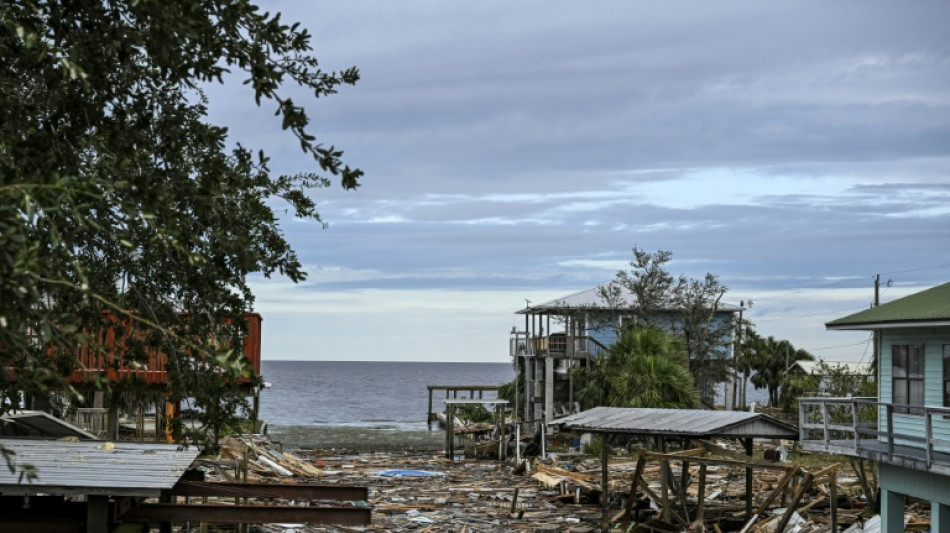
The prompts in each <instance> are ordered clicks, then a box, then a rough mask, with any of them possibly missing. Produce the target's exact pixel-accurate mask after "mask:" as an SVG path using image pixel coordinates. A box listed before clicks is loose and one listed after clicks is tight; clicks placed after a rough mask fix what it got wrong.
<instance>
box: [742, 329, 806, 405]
mask: <svg viewBox="0 0 950 533" xmlns="http://www.w3.org/2000/svg"><path fill="white" fill-rule="evenodd" d="M752 350H753V352H752V355H751V359H752V361H751V366H752V369H753V370H755V374H754V375H753V376H752V384H753V385H755V388H757V389H762V388H767V389H768V391H769V405H770V406H773V407H774V406H777V405H779V399H780V398H779V393H780V391H781V388H782V385H783V384H784V383H785V381H786V379H787V377H788V368H789V365H791V364H793V363H794V362H795V361H814V360H815V356H813V355H812V354H810V353H808V352H807V351H805V350H800V349H797V348H795V347H794V346H792V343H790V342H788V341H787V340H777V339H776V338H775V337H772V336H769V337H768V338H765V339H762V338H759V339H757V340H756V341H755V345H754V346H753V347H752Z"/></svg>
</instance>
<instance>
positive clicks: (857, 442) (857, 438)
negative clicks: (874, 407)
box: [851, 399, 861, 452]
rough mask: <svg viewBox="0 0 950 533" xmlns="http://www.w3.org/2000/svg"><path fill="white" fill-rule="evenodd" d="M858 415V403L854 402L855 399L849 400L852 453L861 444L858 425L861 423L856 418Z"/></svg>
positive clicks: (858, 417)
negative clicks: (852, 427)
mask: <svg viewBox="0 0 950 533" xmlns="http://www.w3.org/2000/svg"><path fill="white" fill-rule="evenodd" d="M858 415H859V413H858V401H857V400H855V399H852V400H851V420H852V423H853V424H854V451H855V452H857V451H858V447H859V446H860V445H861V444H860V440H861V438H860V430H859V424H860V423H861V417H860V416H858Z"/></svg>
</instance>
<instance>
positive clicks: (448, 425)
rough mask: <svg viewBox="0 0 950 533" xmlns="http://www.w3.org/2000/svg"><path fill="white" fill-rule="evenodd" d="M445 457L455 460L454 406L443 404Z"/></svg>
mask: <svg viewBox="0 0 950 533" xmlns="http://www.w3.org/2000/svg"><path fill="white" fill-rule="evenodd" d="M445 456H446V457H448V458H449V459H450V460H455V404H453V403H446V404H445Z"/></svg>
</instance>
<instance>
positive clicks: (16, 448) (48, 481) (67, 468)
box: [0, 439, 199, 496]
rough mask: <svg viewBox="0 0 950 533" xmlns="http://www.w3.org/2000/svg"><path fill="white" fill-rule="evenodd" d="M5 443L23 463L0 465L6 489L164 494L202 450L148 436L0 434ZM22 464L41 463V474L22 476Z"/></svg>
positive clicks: (0, 477)
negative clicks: (14, 468) (55, 438)
mask: <svg viewBox="0 0 950 533" xmlns="http://www.w3.org/2000/svg"><path fill="white" fill-rule="evenodd" d="M0 447H2V448H4V449H6V450H9V451H12V452H14V453H15V455H14V456H13V460H14V461H15V462H16V465H17V467H18V468H17V472H14V473H11V472H10V470H9V469H8V468H0V493H3V494H28V493H29V494H35V493H37V492H43V493H48V494H109V495H128V496H158V495H159V494H160V493H161V491H162V490H169V489H171V488H172V487H174V486H175V483H177V482H178V480H179V479H180V478H181V476H182V475H183V474H184V473H185V471H186V470H187V469H188V468H189V467H190V466H191V464H192V463H193V462H194V460H195V458H197V457H198V453H199V451H198V449H197V448H195V447H191V448H187V449H181V448H180V447H179V446H178V445H175V444H156V443H142V442H115V443H112V442H105V441H78V442H69V441H51V440H37V439H0ZM22 465H31V466H32V467H33V468H35V469H36V475H37V477H36V479H34V480H33V481H32V482H29V481H28V480H26V479H25V477H24V478H23V479H21V476H20V471H19V470H20V468H19V467H20V466H22Z"/></svg>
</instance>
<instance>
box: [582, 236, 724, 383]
mask: <svg viewBox="0 0 950 533" xmlns="http://www.w3.org/2000/svg"><path fill="white" fill-rule="evenodd" d="M633 255H634V260H633V261H631V262H630V268H629V269H628V270H620V271H619V272H617V275H616V277H615V278H614V280H613V281H611V282H610V283H608V284H607V285H606V286H604V287H603V288H602V290H601V296H602V297H603V298H604V299H605V300H606V301H607V302H609V303H610V306H611V307H613V308H615V309H616V308H621V307H622V308H629V309H631V310H632V311H633V313H634V314H635V318H636V321H638V322H643V323H646V324H649V325H651V326H660V327H663V328H666V329H668V330H670V331H671V332H673V333H674V334H675V335H679V336H681V337H682V338H683V340H684V342H685V347H686V351H687V353H688V354H689V370H690V373H691V374H692V376H693V379H694V381H695V382H696V385H697V387H698V388H699V390H700V395H701V396H702V398H703V400H704V401H706V402H711V401H712V393H713V386H714V385H715V384H717V383H721V382H722V381H725V380H726V379H727V378H728V376H729V374H730V371H731V361H729V360H728V359H727V358H725V357H722V356H723V355H724V349H725V348H726V347H727V346H728V345H729V344H730V343H731V340H732V332H733V330H734V328H735V323H734V320H732V319H731V318H730V319H726V318H724V317H723V316H721V310H722V297H723V296H724V295H725V294H726V292H727V291H728V287H726V286H725V285H723V284H722V283H720V281H719V278H718V277H717V276H715V275H713V274H710V273H707V274H706V275H705V276H704V277H703V278H702V279H699V280H697V279H693V278H689V277H687V276H684V275H681V276H679V277H678V278H674V277H673V276H672V275H671V274H670V273H669V272H668V271H667V270H666V263H668V262H669V261H670V260H671V259H672V257H673V254H672V252H668V251H663V250H659V251H657V252H654V253H650V252H646V251H644V250H641V249H639V248H637V247H634V248H633ZM625 295H630V297H629V300H628V299H627V297H626V296H625Z"/></svg>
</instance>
